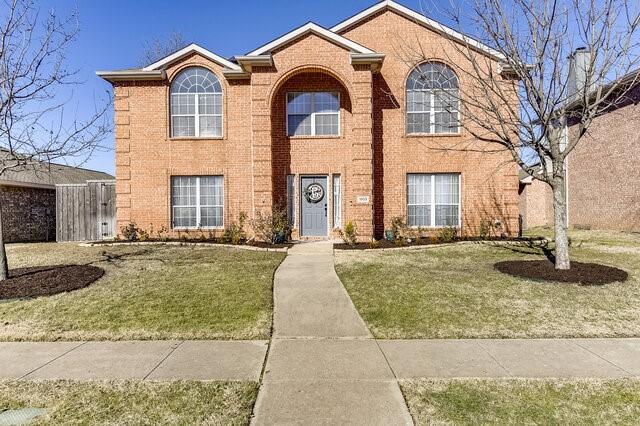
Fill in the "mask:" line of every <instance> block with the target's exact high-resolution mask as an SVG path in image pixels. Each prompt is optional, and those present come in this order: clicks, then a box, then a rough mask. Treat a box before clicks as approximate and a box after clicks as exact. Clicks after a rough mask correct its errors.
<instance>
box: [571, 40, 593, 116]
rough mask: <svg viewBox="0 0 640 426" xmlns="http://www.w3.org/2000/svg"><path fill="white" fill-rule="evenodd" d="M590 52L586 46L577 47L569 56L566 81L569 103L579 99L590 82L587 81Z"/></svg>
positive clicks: (587, 88)
mask: <svg viewBox="0 0 640 426" xmlns="http://www.w3.org/2000/svg"><path fill="white" fill-rule="evenodd" d="M590 63H591V52H590V51H588V50H587V48H586V47H579V48H577V49H576V50H575V51H574V52H573V53H572V54H571V55H570V56H569V79H568V81H567V100H568V102H569V103H571V102H575V101H576V100H578V99H580V97H582V95H583V94H584V92H585V90H589V87H590V86H591V82H588V81H587V74H588V72H589V65H590Z"/></svg>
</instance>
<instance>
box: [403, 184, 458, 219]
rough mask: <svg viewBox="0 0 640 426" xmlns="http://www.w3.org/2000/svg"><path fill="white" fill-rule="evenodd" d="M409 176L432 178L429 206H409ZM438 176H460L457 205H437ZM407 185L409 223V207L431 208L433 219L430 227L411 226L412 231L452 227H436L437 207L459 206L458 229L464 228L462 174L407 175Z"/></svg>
mask: <svg viewBox="0 0 640 426" xmlns="http://www.w3.org/2000/svg"><path fill="white" fill-rule="evenodd" d="M409 175H428V176H430V177H431V179H430V180H431V182H430V185H431V197H430V199H429V204H409ZM436 175H457V176H458V202H457V203H437V204H436ZM406 179H407V184H406V185H405V186H406V191H407V221H408V218H409V206H426V205H428V206H430V207H431V208H430V214H431V217H430V218H429V220H430V225H428V226H416V225H409V228H412V229H419V228H423V229H442V228H449V227H450V226H443V225H436V206H458V224H457V228H458V229H461V228H462V202H461V200H462V174H461V173H409V174H407V178H406Z"/></svg>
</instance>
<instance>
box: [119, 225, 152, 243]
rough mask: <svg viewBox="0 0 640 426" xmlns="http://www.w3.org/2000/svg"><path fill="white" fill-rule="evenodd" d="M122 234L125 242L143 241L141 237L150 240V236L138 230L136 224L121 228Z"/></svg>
mask: <svg viewBox="0 0 640 426" xmlns="http://www.w3.org/2000/svg"><path fill="white" fill-rule="evenodd" d="M120 233H121V234H122V238H124V240H125V241H130V242H133V241H142V240H141V237H142V238H144V239H145V240H146V239H148V238H149V234H148V233H147V232H146V231H143V230H142V229H140V228H138V227H137V226H136V224H135V223H133V222H132V223H130V224H128V225H127V226H123V227H122V228H120Z"/></svg>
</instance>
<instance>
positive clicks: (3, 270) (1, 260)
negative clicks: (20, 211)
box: [0, 208, 9, 282]
mask: <svg viewBox="0 0 640 426" xmlns="http://www.w3.org/2000/svg"><path fill="white" fill-rule="evenodd" d="M7 278H9V263H7V252H6V250H5V248H4V236H3V234H2V208H0V282H1V281H4V280H6V279H7Z"/></svg>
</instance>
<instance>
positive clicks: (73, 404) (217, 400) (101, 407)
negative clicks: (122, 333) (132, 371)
mask: <svg viewBox="0 0 640 426" xmlns="http://www.w3.org/2000/svg"><path fill="white" fill-rule="evenodd" d="M257 393H258V385H257V384H256V383H239V382H233V383H230V382H191V381H185V382H140V381H138V382H133V381H105V382H72V381H37V382H32V381H8V382H0V410H4V409H19V408H25V407H36V408H45V409H46V410H47V415H45V416H42V417H38V418H37V419H36V421H35V422H34V423H33V424H36V425H45V424H46V425H48V424H52V425H53V424H56V425H58V424H66V425H68V424H101V425H123V424H126V425H157V424H174V425H246V424H248V423H249V419H250V417H251V410H252V407H253V403H254V401H255V398H256V395H257Z"/></svg>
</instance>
